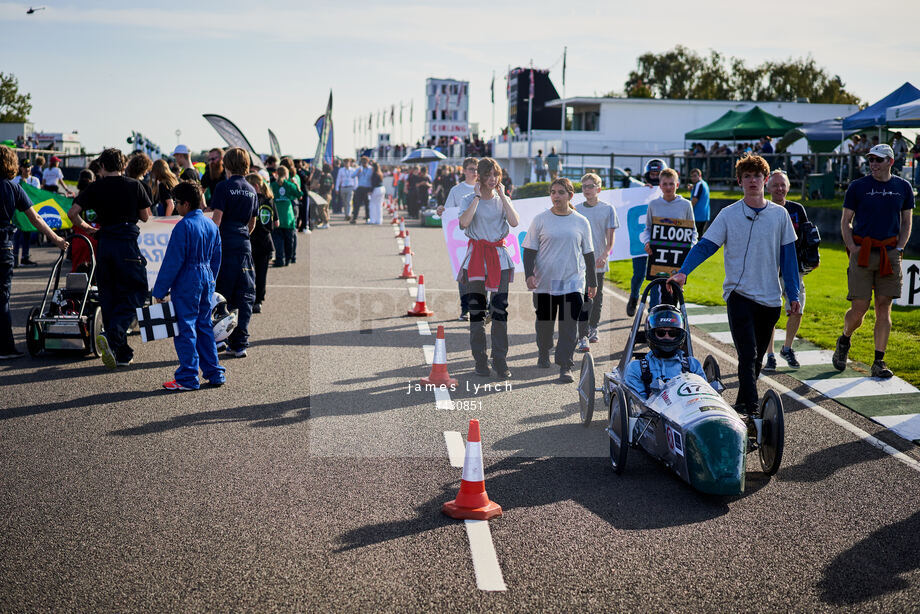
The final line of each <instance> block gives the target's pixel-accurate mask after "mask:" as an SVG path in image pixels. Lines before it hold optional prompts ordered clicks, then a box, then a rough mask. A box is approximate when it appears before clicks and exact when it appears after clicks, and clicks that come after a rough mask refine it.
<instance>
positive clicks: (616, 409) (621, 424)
mask: <svg viewBox="0 0 920 614" xmlns="http://www.w3.org/2000/svg"><path fill="white" fill-rule="evenodd" d="M608 415H609V416H610V422H609V423H608V424H607V435H608V436H609V437H610V465H611V466H612V467H613V470H614V472H616V473H617V474H620V473H623V469H625V468H626V452H627V451H628V450H629V433H628V431H629V408H628V407H627V405H626V394H625V393H624V392H623V388H622V387H620V386H616V388H615V389H614V390H613V391H612V392H611V393H610V407H609V408H608Z"/></svg>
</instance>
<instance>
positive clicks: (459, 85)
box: [425, 78, 470, 139]
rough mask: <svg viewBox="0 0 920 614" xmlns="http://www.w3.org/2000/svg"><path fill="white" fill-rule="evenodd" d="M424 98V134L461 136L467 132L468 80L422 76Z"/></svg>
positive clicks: (468, 109)
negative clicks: (424, 78) (423, 78)
mask: <svg viewBox="0 0 920 614" xmlns="http://www.w3.org/2000/svg"><path fill="white" fill-rule="evenodd" d="M425 100H426V103H425V136H434V137H441V136H446V137H452V136H456V137H459V138H461V139H462V138H463V137H465V136H466V135H467V134H469V131H470V127H469V116H470V82H469V81H457V80H456V79H434V78H429V79H426V80H425Z"/></svg>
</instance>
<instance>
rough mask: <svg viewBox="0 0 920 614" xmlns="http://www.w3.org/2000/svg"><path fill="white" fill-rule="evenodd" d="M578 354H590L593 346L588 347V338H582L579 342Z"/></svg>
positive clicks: (576, 348)
mask: <svg viewBox="0 0 920 614" xmlns="http://www.w3.org/2000/svg"><path fill="white" fill-rule="evenodd" d="M575 351H576V352H590V351H591V346H589V345H588V338H587V337H582V338H581V339H579V340H578V345H577V346H575Z"/></svg>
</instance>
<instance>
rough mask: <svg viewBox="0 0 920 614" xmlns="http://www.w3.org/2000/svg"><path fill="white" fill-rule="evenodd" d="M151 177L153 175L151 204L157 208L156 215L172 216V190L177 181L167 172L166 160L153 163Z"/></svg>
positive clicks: (169, 171) (170, 172)
mask: <svg viewBox="0 0 920 614" xmlns="http://www.w3.org/2000/svg"><path fill="white" fill-rule="evenodd" d="M151 175H153V178H152V179H153V181H152V183H153V202H154V205H155V206H156V208H157V215H160V216H164V215H172V214H173V211H174V208H175V203H174V202H173V197H172V189H173V188H174V187H176V186H177V185H179V179H178V178H176V176H175V175H173V173H172V171H171V170H169V165H168V164H166V160H157V161H156V162H154V163H153V170H152V171H151Z"/></svg>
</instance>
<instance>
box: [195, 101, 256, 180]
mask: <svg viewBox="0 0 920 614" xmlns="http://www.w3.org/2000/svg"><path fill="white" fill-rule="evenodd" d="M202 117H204V118H205V119H206V120H208V123H209V124H211V127H212V128H214V130H216V131H217V134H219V135H220V136H221V138H222V139H224V140H225V141H226V142H227V145H229V146H230V147H239V148H240V149H244V150H246V151H247V152H249V157H250V158H251V164H252V166H255V167H258V168H262V158H261V157H260V156H259V154H257V153H256V150H255V149H253V147H252V145H251V144H250V143H249V139H247V138H246V136H245V135H244V134H243V132H242V131H241V130H240V129H239V128H237V127H236V124H234V123H233V122H232V121H230V120H229V119H227V118H226V117H223V116H221V115H214V114H213V113H205V114H204V115H203V116H202Z"/></svg>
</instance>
